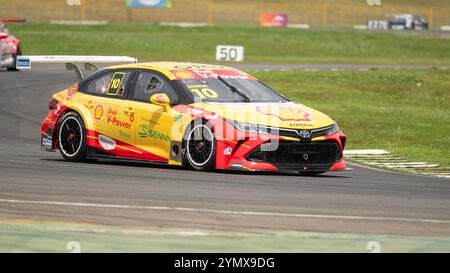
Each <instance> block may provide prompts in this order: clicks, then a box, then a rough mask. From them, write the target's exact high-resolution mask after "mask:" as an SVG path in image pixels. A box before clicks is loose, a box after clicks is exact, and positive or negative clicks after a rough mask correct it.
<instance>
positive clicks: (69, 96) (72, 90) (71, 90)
mask: <svg viewBox="0 0 450 273" xmlns="http://www.w3.org/2000/svg"><path fill="white" fill-rule="evenodd" d="M77 92H78V84H75V85H73V86H72V87H70V88H69V90H68V91H67V95H66V99H67V100H71V99H72V98H73V97H75V95H76V94H77Z"/></svg>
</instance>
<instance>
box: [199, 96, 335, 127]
mask: <svg viewBox="0 0 450 273" xmlns="http://www.w3.org/2000/svg"><path fill="white" fill-rule="evenodd" d="M193 106H194V107H196V108H201V109H203V110H206V111H208V112H211V113H212V114H218V115H220V116H221V117H222V118H225V119H228V120H233V121H239V122H245V123H250V124H259V125H264V126H272V127H279V128H290V129H317V128H323V127H327V126H330V125H332V124H333V123H334V121H333V120H332V119H331V118H330V117H328V116H327V115H325V114H323V113H321V112H319V111H317V110H314V109H312V108H309V107H307V106H305V105H302V104H297V103H293V102H285V103H198V104H194V105H193Z"/></svg>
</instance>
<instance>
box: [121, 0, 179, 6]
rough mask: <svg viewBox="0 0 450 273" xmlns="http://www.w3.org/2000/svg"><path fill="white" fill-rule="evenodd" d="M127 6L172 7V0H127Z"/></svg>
mask: <svg viewBox="0 0 450 273" xmlns="http://www.w3.org/2000/svg"><path fill="white" fill-rule="evenodd" d="M125 3H126V5H127V7H133V8H170V7H172V0H126V1H125Z"/></svg>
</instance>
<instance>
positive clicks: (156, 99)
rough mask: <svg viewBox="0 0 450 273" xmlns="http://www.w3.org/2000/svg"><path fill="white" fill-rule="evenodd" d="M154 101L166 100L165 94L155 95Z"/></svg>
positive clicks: (162, 101)
mask: <svg viewBox="0 0 450 273" xmlns="http://www.w3.org/2000/svg"><path fill="white" fill-rule="evenodd" d="M155 101H156V102H158V103H164V102H166V101H167V100H166V96H165V95H160V96H157V97H156V98H155Z"/></svg>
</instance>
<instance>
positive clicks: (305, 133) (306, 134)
mask: <svg viewBox="0 0 450 273" xmlns="http://www.w3.org/2000/svg"><path fill="white" fill-rule="evenodd" d="M298 134H299V135H300V137H301V138H305V139H309V138H311V132H310V131H308V130H301V131H300V132H299V133H298Z"/></svg>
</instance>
